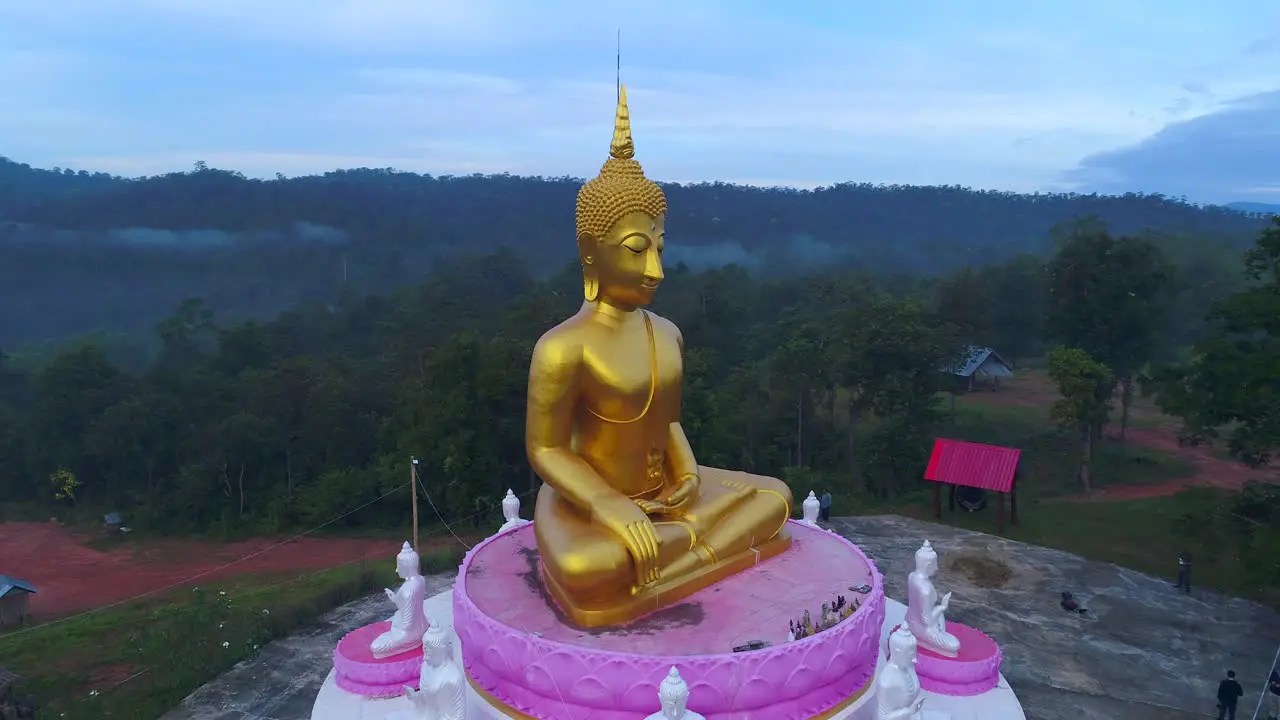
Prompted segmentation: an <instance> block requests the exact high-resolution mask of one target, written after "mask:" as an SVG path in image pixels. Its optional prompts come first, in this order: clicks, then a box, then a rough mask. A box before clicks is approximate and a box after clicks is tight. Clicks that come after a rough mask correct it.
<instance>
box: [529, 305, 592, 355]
mask: <svg viewBox="0 0 1280 720" xmlns="http://www.w3.org/2000/svg"><path fill="white" fill-rule="evenodd" d="M588 330H589V328H588V327H586V324H585V323H584V322H583V321H582V318H581V317H580V316H578V315H574V316H572V317H570V318H568V319H566V320H565V321H564V322H561V323H560V324H559V325H556V326H555V327H553V328H551V329H550V330H548V331H546V332H545V333H543V334H542V337H540V338H538V342H537V344H535V345H534V346H533V357H534V359H535V361H536V360H539V359H541V360H547V361H563V360H570V359H575V358H580V357H582V348H583V346H584V345H586V344H587V331H588Z"/></svg>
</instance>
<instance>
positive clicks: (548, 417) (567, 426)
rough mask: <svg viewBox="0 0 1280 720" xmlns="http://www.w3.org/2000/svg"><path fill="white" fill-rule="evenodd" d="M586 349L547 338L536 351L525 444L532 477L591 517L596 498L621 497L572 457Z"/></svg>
mask: <svg viewBox="0 0 1280 720" xmlns="http://www.w3.org/2000/svg"><path fill="white" fill-rule="evenodd" d="M581 367H582V348H581V347H580V346H578V345H577V344H576V343H571V342H565V341H563V340H561V339H558V338H547V337H544V338H542V339H541V340H539V341H538V344H537V345H535V346H534V348H533V360H532V362H531V363H530V365H529V397H528V404H527V410H526V413H525V430H524V433H525V435H524V444H525V452H526V453H527V454H528V456H529V464H530V465H531V466H533V471H534V472H536V473H537V474H538V477H540V478H542V480H543V482H545V483H547V484H548V485H550V486H551V487H552V488H553V489H554V490H555V491H556V492H557V493H559V494H560V496H561V497H563V498H564V499H565V500H567V501H569V502H570V503H571V504H572V505H574V506H576V507H578V508H579V509H581V510H582V511H584V512H587V513H590V512H591V510H592V508H593V506H594V505H595V504H596V500H597V498H600V497H603V496H606V495H617V494H618V491H617V490H614V489H613V488H611V487H609V485H608V484H607V483H605V481H604V480H603V479H602V478H601V477H600V475H599V473H597V472H596V471H595V470H594V469H593V468H592V467H591V466H590V465H588V464H587V462H586V461H585V460H583V459H582V457H581V456H579V455H578V454H577V453H575V452H574V451H573V448H572V446H571V441H572V438H573V407H574V401H575V399H576V397H577V389H578V381H579V371H580V369H581Z"/></svg>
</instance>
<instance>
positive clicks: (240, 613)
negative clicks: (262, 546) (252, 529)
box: [0, 552, 460, 720]
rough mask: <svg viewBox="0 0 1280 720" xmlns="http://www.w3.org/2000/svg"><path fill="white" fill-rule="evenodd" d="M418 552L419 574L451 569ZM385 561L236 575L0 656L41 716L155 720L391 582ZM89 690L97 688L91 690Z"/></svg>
mask: <svg viewBox="0 0 1280 720" xmlns="http://www.w3.org/2000/svg"><path fill="white" fill-rule="evenodd" d="M459 560H460V558H459V556H458V554H457V553H455V552H442V553H436V554H424V555H423V558H422V561H423V572H425V573H432V572H443V571H446V570H449V569H452V568H455V567H457V564H458V562H459ZM389 572H390V571H389V570H388V569H387V567H386V563H384V562H377V563H359V564H351V565H346V566H342V567H338V568H334V569H331V570H326V571H322V572H319V573H313V574H309V575H305V576H301V577H297V576H292V577H291V576H287V575H286V576H280V575H261V576H239V577H236V578H232V579H229V580H227V581H218V582H215V583H207V584H200V585H199V586H198V587H196V588H190V589H185V590H181V591H175V592H174V593H172V594H170V595H166V596H161V597H158V598H156V599H154V600H151V601H149V602H139V603H130V604H128V605H123V606H120V607H117V608H110V609H106V610H102V611H100V612H95V613H92V614H89V615H83V616H77V617H73V618H71V619H68V620H65V621H52V622H49V623H47V624H44V625H34V626H28V627H27V628H24V629H20V630H17V631H15V632H11V633H8V634H6V635H0V659H2V661H3V664H4V666H5V667H7V668H8V669H10V670H12V671H13V672H15V673H17V674H18V675H20V676H22V677H23V678H24V682H23V684H22V686H21V689H20V691H21V692H22V693H26V694H32V695H35V696H36V698H37V702H38V703H39V707H40V709H41V715H40V716H41V717H53V718H64V719H65V720H90V719H93V720H97V719H100V718H110V717H114V718H129V719H133V718H155V717H159V716H161V715H163V714H164V713H165V712H167V711H169V710H170V709H172V708H173V707H174V706H176V705H177V704H178V703H179V702H181V700H182V698H184V697H186V696H187V695H188V694H190V693H191V692H192V691H194V690H195V689H196V688H198V687H200V686H201V685H203V684H204V683H206V682H208V681H210V680H212V679H213V678H215V677H217V676H218V675H220V674H222V673H223V672H225V671H227V670H228V669H230V668H231V667H232V666H233V665H235V664H236V663H237V662H240V661H241V660H245V659H247V658H250V657H252V656H253V655H254V654H255V653H256V652H257V651H258V649H259V648H261V647H262V646H263V645H265V644H266V643H267V642H269V641H271V640H273V639H275V638H278V637H282V636H284V635H286V634H288V633H290V632H292V631H294V630H297V629H298V628H301V627H305V626H307V625H310V624H312V623H314V622H315V621H316V620H317V619H318V618H319V617H320V616H321V615H323V614H324V613H326V612H328V611H329V610H331V609H333V608H334V607H336V606H338V605H341V604H343V603H346V602H349V601H351V600H355V599H357V598H360V597H364V596H366V595H368V594H370V593H371V592H374V591H376V590H378V589H379V588H382V587H384V586H385V585H386V584H387V583H388V582H390V581H391V580H393V579H394V578H392V577H391V576H390V575H389ZM94 691H96V692H94Z"/></svg>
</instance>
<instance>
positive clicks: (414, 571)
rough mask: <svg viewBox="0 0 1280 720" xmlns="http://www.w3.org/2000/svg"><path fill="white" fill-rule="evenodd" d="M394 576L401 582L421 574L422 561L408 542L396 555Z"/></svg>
mask: <svg viewBox="0 0 1280 720" xmlns="http://www.w3.org/2000/svg"><path fill="white" fill-rule="evenodd" d="M396 574H397V575H399V576H400V579H401V580H408V579H409V578H411V577H413V576H415V575H421V574H422V559H421V558H419V557H418V553H416V552H414V551H413V546H412V545H410V544H409V543H408V542H406V543H405V544H404V547H402V548H400V554H399V555H396Z"/></svg>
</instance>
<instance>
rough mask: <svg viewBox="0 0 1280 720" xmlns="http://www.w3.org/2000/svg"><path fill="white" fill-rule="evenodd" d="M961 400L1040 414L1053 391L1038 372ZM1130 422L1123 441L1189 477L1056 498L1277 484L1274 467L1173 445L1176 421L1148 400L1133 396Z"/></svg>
mask: <svg viewBox="0 0 1280 720" xmlns="http://www.w3.org/2000/svg"><path fill="white" fill-rule="evenodd" d="M964 397H965V401H966V402H972V403H976V404H982V405H1006V406H1007V405H1021V406H1026V407H1037V408H1044V410H1045V413H1046V414H1047V413H1048V411H1049V410H1048V409H1049V407H1050V406H1052V405H1053V402H1054V399H1055V398H1056V397H1057V390H1056V389H1055V388H1054V387H1053V385H1052V383H1051V382H1050V381H1049V379H1048V378H1047V377H1045V376H1044V375H1043V374H1042V373H1024V374H1019V375H1018V376H1016V377H1014V378H1012V379H1010V380H1008V381H1006V382H1005V383H1004V384H1003V385H1002V387H1001V388H1000V389H999V390H997V391H996V392H975V393H971V394H969V395H966V396H964ZM1130 418H1131V422H1132V423H1134V424H1136V425H1140V427H1133V426H1132V425H1131V426H1130V427H1129V429H1128V432H1127V440H1128V442H1130V443H1132V444H1134V445H1139V446H1142V447H1146V448H1150V449H1152V450H1158V451H1160V452H1165V453H1168V454H1170V455H1174V456H1176V457H1180V458H1182V459H1183V460H1186V461H1187V462H1189V463H1190V464H1191V466H1192V468H1193V474H1192V475H1191V476H1190V477H1185V478H1179V479H1177V480H1171V481H1169V482H1165V483H1157V484H1152V485H1119V486H1113V487H1109V488H1102V489H1099V490H1096V491H1094V492H1093V494H1092V495H1090V496H1088V497H1084V496H1080V497H1073V498H1062V499H1063V500H1104V501H1112V502H1116V501H1123V500H1145V499H1149V498H1157V497H1167V496H1169V495H1176V494H1177V493H1180V492H1182V491H1184V490H1186V489H1187V488H1191V487H1212V488H1218V489H1221V490H1228V491H1238V490H1240V489H1241V488H1242V487H1244V485H1245V483H1247V482H1249V481H1251V480H1256V481H1263V482H1280V468H1277V467H1275V466H1272V467H1268V468H1260V469H1256V470H1255V469H1252V468H1249V467H1247V466H1245V465H1244V464H1242V463H1240V462H1237V461H1234V460H1229V459H1226V458H1223V457H1218V456H1216V455H1214V454H1213V449H1212V448H1210V447H1207V446H1197V447H1184V446H1182V445H1179V444H1178V421H1177V420H1175V419H1174V418H1170V417H1169V416H1167V415H1164V414H1162V413H1161V412H1160V410H1159V408H1157V407H1155V405H1154V404H1152V403H1151V402H1150V401H1148V400H1146V399H1145V398H1139V399H1137V400H1136V401H1135V402H1134V405H1133V408H1132V409H1131V410H1130ZM1118 425H1119V412H1118V411H1117V412H1116V414H1115V415H1114V416H1113V418H1112V425H1111V428H1110V429H1112V430H1114V429H1115V428H1116V427H1117V426H1118Z"/></svg>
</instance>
